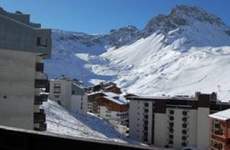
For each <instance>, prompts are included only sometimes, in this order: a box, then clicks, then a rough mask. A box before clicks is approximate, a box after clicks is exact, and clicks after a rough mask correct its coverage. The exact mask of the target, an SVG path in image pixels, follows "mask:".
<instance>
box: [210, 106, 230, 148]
mask: <svg viewBox="0 0 230 150" xmlns="http://www.w3.org/2000/svg"><path fill="white" fill-rule="evenodd" d="M209 117H210V126H211V128H210V147H209V149H210V150H230V109H227V110H224V111H220V112H217V113H214V114H211V115H209Z"/></svg>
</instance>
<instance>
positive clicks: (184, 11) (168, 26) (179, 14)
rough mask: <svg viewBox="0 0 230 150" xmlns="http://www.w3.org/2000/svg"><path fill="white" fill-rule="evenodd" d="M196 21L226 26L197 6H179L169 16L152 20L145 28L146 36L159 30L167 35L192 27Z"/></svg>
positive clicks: (160, 16) (161, 16) (159, 16)
mask: <svg viewBox="0 0 230 150" xmlns="http://www.w3.org/2000/svg"><path fill="white" fill-rule="evenodd" d="M195 21H199V22H203V23H208V24H211V25H215V26H225V24H224V22H223V21H222V20H221V19H220V18H219V17H217V16H215V15H213V14H210V13H208V12H206V11H205V10H204V9H201V8H199V7H196V6H186V5H177V6H176V7H175V8H173V9H172V11H171V12H170V14H169V15H158V16H156V17H154V18H152V19H151V20H150V21H149V22H148V23H147V25H146V26H145V28H144V33H145V36H148V35H150V34H152V33H153V32H155V31H157V30H161V31H162V32H165V33H167V32H168V31H171V30H173V29H176V28H178V27H180V26H184V25H191V24H193V23H194V22H195Z"/></svg>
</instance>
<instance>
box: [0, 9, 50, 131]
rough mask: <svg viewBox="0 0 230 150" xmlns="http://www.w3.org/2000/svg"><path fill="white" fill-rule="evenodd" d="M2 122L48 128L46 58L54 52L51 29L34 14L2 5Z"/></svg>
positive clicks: (27, 127)
mask: <svg viewBox="0 0 230 150" xmlns="http://www.w3.org/2000/svg"><path fill="white" fill-rule="evenodd" d="M0 22H1V24H0V72H1V73H0V118H1V119H0V125H5V126H12V127H17V128H23V129H30V130H33V129H34V130H39V131H44V130H46V118H45V112H44V110H42V109H40V105H41V104H42V102H43V101H46V100H47V98H48V95H47V92H48V84H49V83H48V78H47V76H46V74H44V72H43V70H44V64H43V59H47V58H49V57H50V54H51V46H52V43H51V30H49V29H42V28H41V25H40V24H35V23H31V22H30V15H29V14H23V13H21V12H15V13H10V12H7V11H5V10H3V9H2V8H0Z"/></svg>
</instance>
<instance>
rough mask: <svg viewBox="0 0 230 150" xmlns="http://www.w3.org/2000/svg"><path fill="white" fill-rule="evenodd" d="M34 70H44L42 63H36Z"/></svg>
mask: <svg viewBox="0 0 230 150" xmlns="http://www.w3.org/2000/svg"><path fill="white" fill-rule="evenodd" d="M36 72H44V64H43V63H36Z"/></svg>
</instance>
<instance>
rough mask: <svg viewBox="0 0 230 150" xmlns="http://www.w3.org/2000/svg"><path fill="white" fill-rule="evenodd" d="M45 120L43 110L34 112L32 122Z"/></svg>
mask: <svg viewBox="0 0 230 150" xmlns="http://www.w3.org/2000/svg"><path fill="white" fill-rule="evenodd" d="M44 122H46V115H45V113H44V111H42V110H41V111H40V112H38V113H37V112H36V113H34V123H44Z"/></svg>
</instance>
